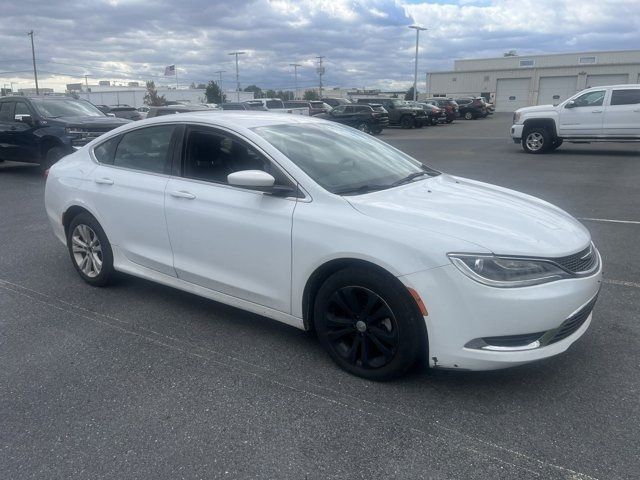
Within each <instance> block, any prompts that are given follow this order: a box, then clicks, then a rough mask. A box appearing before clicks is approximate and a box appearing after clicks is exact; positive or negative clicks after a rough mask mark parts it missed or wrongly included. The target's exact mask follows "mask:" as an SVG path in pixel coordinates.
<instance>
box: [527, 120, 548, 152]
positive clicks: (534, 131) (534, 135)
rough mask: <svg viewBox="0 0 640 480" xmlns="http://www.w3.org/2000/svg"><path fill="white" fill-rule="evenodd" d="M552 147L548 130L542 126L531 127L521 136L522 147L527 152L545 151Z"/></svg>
mask: <svg viewBox="0 0 640 480" xmlns="http://www.w3.org/2000/svg"><path fill="white" fill-rule="evenodd" d="M550 148H552V139H551V135H549V132H548V131H547V130H546V129H545V128H542V127H533V128H531V129H529V130H527V131H526V132H525V134H524V135H523V137H522V149H523V150H524V151H525V152H527V153H534V154H537V153H545V152H547V151H549V149H550Z"/></svg>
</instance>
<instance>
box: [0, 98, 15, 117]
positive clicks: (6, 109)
mask: <svg viewBox="0 0 640 480" xmlns="http://www.w3.org/2000/svg"><path fill="white" fill-rule="evenodd" d="M15 105H16V104H15V102H2V103H0V121H3V122H12V121H13V120H14V117H13V110H14V109H15Z"/></svg>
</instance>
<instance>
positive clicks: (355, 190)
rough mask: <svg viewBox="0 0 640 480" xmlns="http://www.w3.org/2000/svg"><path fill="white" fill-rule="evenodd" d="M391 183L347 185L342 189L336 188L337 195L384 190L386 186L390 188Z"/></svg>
mask: <svg viewBox="0 0 640 480" xmlns="http://www.w3.org/2000/svg"><path fill="white" fill-rule="evenodd" d="M389 187H390V185H360V186H359V187H347V188H343V189H340V190H336V191H335V192H333V193H335V194H336V195H347V194H350V193H356V194H357V193H368V192H375V191H377V190H384V189H385V188H389Z"/></svg>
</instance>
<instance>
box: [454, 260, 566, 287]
mask: <svg viewBox="0 0 640 480" xmlns="http://www.w3.org/2000/svg"><path fill="white" fill-rule="evenodd" d="M448 257H449V259H450V260H451V262H452V263H453V264H454V265H455V266H456V267H458V270H460V271H461V272H462V273H464V274H465V275H466V276H467V277H469V278H471V279H472V280H475V281H476V282H479V283H482V284H484V285H489V286H491V287H501V288H510V287H527V286H530V285H539V284H541V283H547V282H553V281H555V280H560V279H561V278H569V277H571V274H569V273H568V272H566V271H565V270H563V269H562V268H560V267H559V266H557V265H555V264H554V263H551V262H549V261H546V260H536V259H526V258H509V257H496V256H493V255H474V254H462V253H450V254H449V255H448Z"/></svg>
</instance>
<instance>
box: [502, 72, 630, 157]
mask: <svg viewBox="0 0 640 480" xmlns="http://www.w3.org/2000/svg"><path fill="white" fill-rule="evenodd" d="M511 138H513V141H514V142H515V143H522V148H523V149H524V151H525V152H527V153H545V152H551V151H553V150H555V149H556V148H558V147H559V146H560V145H562V142H563V141H566V142H571V143H591V142H640V85H638V84H636V85H613V86H608V87H593V88H588V89H586V90H583V91H581V92H580V93H577V94H575V95H574V96H573V97H571V98H569V99H567V100H565V101H564V102H562V103H560V104H559V105H538V106H536V107H525V108H520V109H518V110H516V112H515V113H514V114H513V125H512V126H511Z"/></svg>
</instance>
